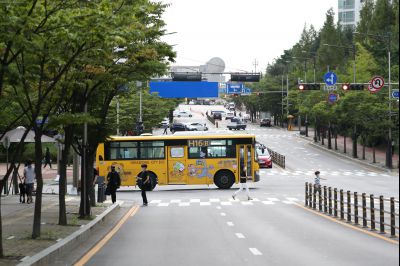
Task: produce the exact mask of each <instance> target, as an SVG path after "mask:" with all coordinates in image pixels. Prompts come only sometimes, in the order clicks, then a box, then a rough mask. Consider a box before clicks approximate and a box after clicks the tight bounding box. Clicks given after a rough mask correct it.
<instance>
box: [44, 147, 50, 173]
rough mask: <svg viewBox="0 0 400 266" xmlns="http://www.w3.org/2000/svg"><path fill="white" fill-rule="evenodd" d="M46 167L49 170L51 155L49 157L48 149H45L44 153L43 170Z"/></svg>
mask: <svg viewBox="0 0 400 266" xmlns="http://www.w3.org/2000/svg"><path fill="white" fill-rule="evenodd" d="M47 165H49V166H50V169H51V155H50V149H49V148H48V147H47V148H46V153H45V154H44V166H43V168H46V166H47Z"/></svg>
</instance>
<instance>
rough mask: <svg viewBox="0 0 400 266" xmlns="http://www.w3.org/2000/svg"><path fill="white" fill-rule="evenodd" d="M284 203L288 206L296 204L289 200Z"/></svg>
mask: <svg viewBox="0 0 400 266" xmlns="http://www.w3.org/2000/svg"><path fill="white" fill-rule="evenodd" d="M282 202H283V203H285V204H288V205H291V204H295V202H293V201H288V200H284V201H282Z"/></svg>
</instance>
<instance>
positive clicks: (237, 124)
mask: <svg viewBox="0 0 400 266" xmlns="http://www.w3.org/2000/svg"><path fill="white" fill-rule="evenodd" d="M227 128H228V129H229V130H241V129H242V130H246V128H247V125H246V123H245V122H244V121H243V120H242V119H240V118H238V117H234V118H232V119H231V122H230V123H229V124H228V125H227Z"/></svg>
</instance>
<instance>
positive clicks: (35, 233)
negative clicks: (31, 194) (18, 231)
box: [32, 127, 43, 239]
mask: <svg viewBox="0 0 400 266" xmlns="http://www.w3.org/2000/svg"><path fill="white" fill-rule="evenodd" d="M34 131H35V174H36V182H37V187H36V196H35V211H34V215H33V229H32V238H33V239H36V238H38V237H40V233H41V232H40V231H41V220H42V190H43V177H42V156H43V150H42V130H41V129H40V128H38V127H35V128H34Z"/></svg>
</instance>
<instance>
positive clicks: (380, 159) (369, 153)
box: [308, 128, 399, 169]
mask: <svg viewBox="0 0 400 266" xmlns="http://www.w3.org/2000/svg"><path fill="white" fill-rule="evenodd" d="M308 135H309V139H310V140H312V139H314V129H313V128H309V132H308ZM346 143H347V144H346V147H347V148H346V150H347V152H346V153H347V155H348V156H349V157H352V155H353V140H352V139H351V138H350V137H347V138H346ZM319 144H320V145H321V141H320V142H319ZM325 147H328V140H327V139H325ZM332 148H333V149H335V140H334V139H332ZM362 149H363V146H362V145H361V144H360V142H358V145H357V152H358V158H359V159H362ZM338 150H339V151H341V152H342V153H343V152H344V137H343V136H338ZM375 157H376V164H377V165H380V166H382V167H384V166H385V162H386V150H384V149H382V148H376V151H375ZM365 160H366V161H367V162H370V163H373V149H372V148H369V147H366V149H365ZM393 167H394V168H397V169H398V168H399V155H398V154H394V155H393Z"/></svg>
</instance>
